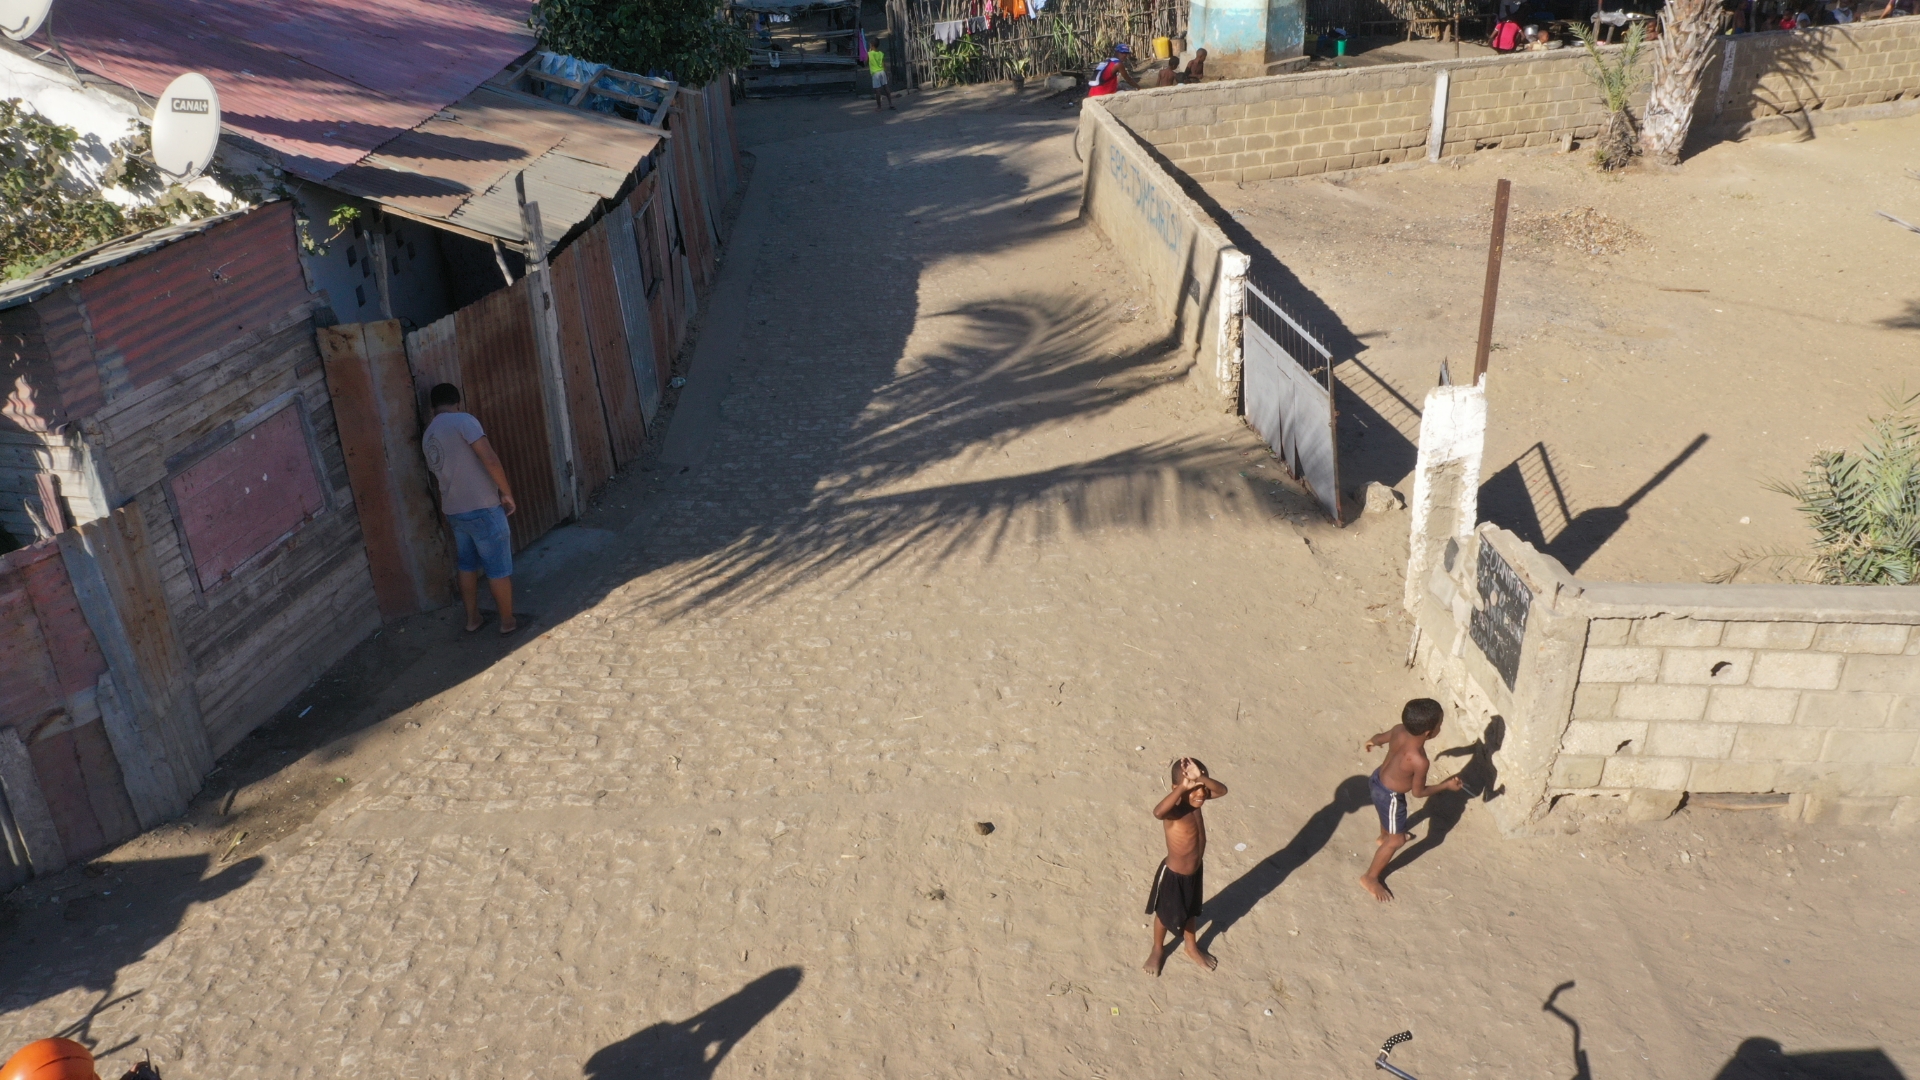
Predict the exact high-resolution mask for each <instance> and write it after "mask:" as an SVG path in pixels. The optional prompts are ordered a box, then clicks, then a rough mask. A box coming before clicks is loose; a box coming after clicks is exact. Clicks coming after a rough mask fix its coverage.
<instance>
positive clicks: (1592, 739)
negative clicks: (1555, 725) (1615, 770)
mask: <svg viewBox="0 0 1920 1080" xmlns="http://www.w3.org/2000/svg"><path fill="white" fill-rule="evenodd" d="M1646 737H1647V725H1646V724H1645V723H1641V722H1635V721H1631V720H1574V721H1572V722H1570V723H1569V724H1567V733H1566V734H1565V735H1563V736H1561V737H1560V752H1561V753H1563V754H1599V755H1601V756H1606V757H1611V756H1612V755H1614V754H1632V753H1637V752H1639V751H1640V750H1641V749H1642V748H1643V747H1644V746H1645V745H1646Z"/></svg>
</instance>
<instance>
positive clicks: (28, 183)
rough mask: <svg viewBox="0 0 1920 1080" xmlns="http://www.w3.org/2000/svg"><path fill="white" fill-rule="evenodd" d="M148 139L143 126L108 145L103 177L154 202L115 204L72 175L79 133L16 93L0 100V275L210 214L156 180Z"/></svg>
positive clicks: (209, 205) (190, 196) (205, 204)
mask: <svg viewBox="0 0 1920 1080" xmlns="http://www.w3.org/2000/svg"><path fill="white" fill-rule="evenodd" d="M146 138H147V135H146V130H145V128H144V127H143V128H142V129H141V130H140V131H139V132H137V133H136V134H134V135H131V136H129V137H127V138H125V139H122V140H120V141H118V142H116V143H114V144H113V145H112V146H111V147H109V149H110V150H112V151H113V155H114V156H113V161H112V163H111V164H110V165H109V166H108V168H107V171H106V173H105V175H104V177H103V178H102V181H103V183H104V184H105V185H106V186H110V187H120V188H122V189H123V190H127V191H131V192H133V193H135V194H139V195H143V196H146V197H148V198H150V199H155V200H156V201H155V202H154V204H153V205H150V206H135V207H122V206H117V205H115V204H114V203H112V202H109V201H107V200H106V199H105V198H103V197H102V196H101V194H100V192H99V190H98V189H95V188H93V187H92V186H91V185H89V184H87V183H86V182H84V181H83V180H82V179H81V178H79V177H78V176H77V175H75V173H74V170H73V169H72V166H71V163H72V160H73V158H74V155H75V154H76V153H77V151H78V149H79V146H80V133H79V132H78V131H75V130H74V129H73V128H70V127H67V126H66V125H64V124H56V123H54V122H53V121H51V120H48V119H47V118H46V117H44V116H41V115H40V113H39V112H38V111H36V110H35V109H34V108H33V106H32V105H29V104H27V103H26V102H24V101H22V100H20V99H19V98H11V99H8V100H5V101H0V279H7V280H10V279H12V278H17V277H24V276H25V275H27V274H30V273H32V272H33V271H34V270H36V269H38V268H40V267H42V266H45V265H47V264H48V263H51V262H55V261H57V260H59V259H61V258H64V257H65V256H68V255H71V254H74V253H75V252H80V251H85V250H86V249H88V248H90V247H94V246H96V245H98V244H104V243H106V242H107V241H109V240H112V239H115V238H116V237H120V236H125V235H127V234H128V233H136V232H144V231H146V230H147V229H157V228H159V227H160V226H162V225H167V224H171V223H172V222H174V221H179V220H190V219H192V218H196V217H204V216H206V215H208V214H211V213H213V212H215V211H216V210H217V209H218V207H216V206H215V205H214V203H213V200H211V199H209V198H207V197H206V196H204V195H200V194H198V193H196V192H191V191H187V190H186V189H185V188H180V187H175V188H171V189H169V188H166V187H165V186H164V184H163V183H161V182H160V180H159V175H160V174H159V172H158V171H157V170H155V169H154V168H153V166H152V165H150V164H147V163H146V162H145V161H144V160H143V159H142V157H141V154H142V152H143V151H144V149H145V146H146Z"/></svg>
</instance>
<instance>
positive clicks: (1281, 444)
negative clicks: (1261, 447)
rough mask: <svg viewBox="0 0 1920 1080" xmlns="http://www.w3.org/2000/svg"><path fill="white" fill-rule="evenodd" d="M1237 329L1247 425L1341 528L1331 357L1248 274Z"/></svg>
mask: <svg viewBox="0 0 1920 1080" xmlns="http://www.w3.org/2000/svg"><path fill="white" fill-rule="evenodd" d="M1240 328H1241V348H1242V350H1243V354H1244V359H1243V361H1242V363H1243V367H1242V375H1241V378H1242V380H1243V382H1242V391H1243V395H1244V398H1245V411H1246V416H1247V423H1248V424H1250V425H1252V427H1253V429H1254V430H1255V431H1257V432H1259V433H1260V437H1261V438H1263V439H1265V440H1266V441H1267V445H1268V446H1271V447H1273V449H1274V452H1275V453H1277V454H1279V455H1280V459H1281V460H1282V461H1283V462H1285V463H1286V466H1287V471H1288V472H1289V473H1292V474H1293V477H1294V479H1296V480H1298V481H1300V482H1301V483H1302V484H1305V485H1306V486H1307V490H1308V491H1311V492H1313V495H1314V497H1315V498H1317V499H1319V500H1320V504H1321V505H1322V506H1324V507H1325V508H1326V511H1327V513H1328V514H1329V515H1331V516H1332V518H1333V521H1334V524H1336V525H1344V524H1346V519H1345V516H1344V514H1343V511H1342V508H1341V505H1340V441H1339V437H1338V431H1337V430H1336V427H1335V417H1336V416H1338V413H1337V412H1336V411H1335V409H1334V386H1335V383H1334V379H1333V354H1332V353H1330V352H1328V351H1327V347H1326V346H1325V345H1322V344H1320V341H1319V339H1318V338H1316V337H1315V336H1314V335H1313V333H1312V332H1310V331H1309V330H1308V329H1307V328H1306V327H1305V326H1304V325H1302V324H1301V323H1300V321H1299V320H1297V319H1295V318H1294V317H1293V316H1292V315H1289V314H1287V312H1286V309H1284V308H1282V307H1281V306H1280V304H1279V303H1278V302H1277V301H1275V300H1274V299H1273V296H1272V293H1271V291H1270V290H1268V289H1265V288H1262V287H1261V286H1260V285H1259V284H1258V283H1257V282H1255V281H1254V280H1253V278H1252V277H1248V278H1247V304H1246V314H1245V315H1244V316H1242V318H1241V323H1240Z"/></svg>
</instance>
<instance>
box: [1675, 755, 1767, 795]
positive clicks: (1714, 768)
mask: <svg viewBox="0 0 1920 1080" xmlns="http://www.w3.org/2000/svg"><path fill="white" fill-rule="evenodd" d="M1779 775H1780V766H1778V765H1776V764H1774V763H1773V762H1771V761H1696V762H1694V763H1693V774H1692V775H1691V776H1690V777H1689V778H1688V780H1687V790H1688V791H1772V790H1774V784H1775V783H1776V781H1777V778H1778V777H1779Z"/></svg>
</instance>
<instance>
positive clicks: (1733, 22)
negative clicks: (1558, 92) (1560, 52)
mask: <svg viewBox="0 0 1920 1080" xmlns="http://www.w3.org/2000/svg"><path fill="white" fill-rule="evenodd" d="M1916 4H1920V0H1884V3H1883V2H1882V0H1864V2H1863V0H1721V4H1720V10H1721V12H1722V13H1723V14H1724V15H1725V17H1726V25H1725V30H1726V32H1727V33H1729V34H1752V33H1760V32H1763V31H1768V30H1804V29H1806V28H1807V27H1809V26H1833V25H1837V24H1843V23H1851V22H1859V21H1863V20H1868V19H1891V18H1897V17H1899V16H1902V15H1912V14H1913V13H1914V10H1915V5H1916ZM1524 6H1525V0H1502V2H1501V4H1500V7H1499V11H1498V13H1497V14H1496V15H1495V16H1494V22H1493V29H1492V31H1491V32H1490V33H1489V34H1488V35H1487V46H1488V47H1489V48H1491V49H1493V50H1494V51H1495V52H1502V53H1510V52H1522V51H1544V50H1547V49H1559V48H1565V47H1566V43H1567V38H1566V35H1565V33H1564V31H1563V29H1562V26H1561V25H1558V24H1556V22H1555V18H1554V13H1553V12H1551V11H1544V10H1536V11H1533V12H1531V13H1525V14H1523V12H1522V9H1523V7H1524ZM1591 20H1592V22H1593V24H1594V29H1595V31H1596V32H1597V33H1599V34H1601V35H1602V36H1603V40H1611V39H1613V38H1615V37H1617V36H1618V34H1619V30H1620V28H1621V27H1624V26H1627V25H1629V24H1631V23H1633V22H1644V23H1645V24H1646V34H1647V37H1648V39H1649V40H1651V39H1653V38H1656V37H1658V36H1659V35H1660V23H1659V20H1658V19H1657V18H1655V17H1654V16H1653V15H1651V14H1647V13H1641V12H1635V11H1633V10H1631V9H1629V8H1616V9H1615V10H1605V9H1602V10H1600V11H1596V12H1594V13H1593V15H1592V16H1591ZM1556 30H1561V31H1562V32H1558V33H1556Z"/></svg>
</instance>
